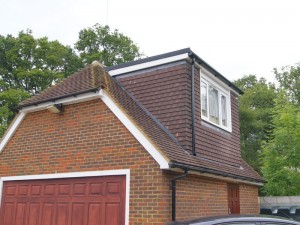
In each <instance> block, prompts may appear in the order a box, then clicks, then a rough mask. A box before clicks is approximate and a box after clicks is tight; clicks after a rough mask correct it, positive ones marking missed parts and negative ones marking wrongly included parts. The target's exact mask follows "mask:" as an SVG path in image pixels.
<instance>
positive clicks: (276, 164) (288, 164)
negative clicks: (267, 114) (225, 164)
mask: <svg viewBox="0 0 300 225" xmlns="http://www.w3.org/2000/svg"><path fill="white" fill-rule="evenodd" d="M289 92H290V90H281V92H280V93H279V95H278V97H277V98H276V106H275V109H274V117H273V124H274V130H273V132H272V134H271V136H270V138H269V140H268V141H266V142H265V143H264V146H263V149H262V155H261V156H262V160H263V166H262V173H263V176H264V178H265V180H266V181H267V183H266V184H265V185H264V188H263V191H264V193H265V194H266V195H272V196H284V195H300V108H299V106H298V105H297V104H295V103H294V102H293V99H291V98H290V96H289Z"/></svg>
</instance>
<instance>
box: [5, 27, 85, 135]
mask: <svg viewBox="0 0 300 225" xmlns="http://www.w3.org/2000/svg"><path fill="white" fill-rule="evenodd" d="M82 66H83V63H82V62H81V59H80V58H79V57H78V56H77V55H76V54H75V51H74V50H73V49H72V48H71V47H69V46H64V45H62V44H60V43H59V42H58V41H49V40H48V38H46V37H44V38H39V39H35V38H34V37H33V36H32V32H31V31H30V30H27V31H26V32H24V31H21V32H19V34H18V36H17V37H13V36H12V35H7V36H6V37H5V36H1V35H0V123H1V124H0V135H1V136H2V134H3V132H4V131H5V129H6V127H7V126H8V124H9V123H10V122H11V120H12V119H13V117H14V115H15V112H16V110H17V106H18V104H19V102H20V101H23V100H25V99H26V98H28V97H29V96H30V95H33V94H36V93H38V92H40V91H42V90H43V89H45V88H47V87H49V86H51V84H52V83H53V82H57V81H59V80H61V79H62V78H64V77H67V76H68V75H70V74H72V73H73V72H75V71H77V70H78V69H79V68H81V67H82Z"/></svg>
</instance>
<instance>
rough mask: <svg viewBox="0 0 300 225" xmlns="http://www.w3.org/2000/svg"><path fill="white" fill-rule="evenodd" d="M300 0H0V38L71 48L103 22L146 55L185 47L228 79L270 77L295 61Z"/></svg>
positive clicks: (299, 55)
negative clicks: (28, 35)
mask: <svg viewBox="0 0 300 225" xmlns="http://www.w3.org/2000/svg"><path fill="white" fill-rule="evenodd" d="M299 12H300V0H26V1H25V0H0V35H4V36H6V35H7V34H12V35H14V36H16V35H17V34H18V32H19V31H21V30H26V29H27V28H29V29H31V30H32V31H33V35H34V36H35V37H36V38H38V37H44V36H47V37H48V38H49V39H50V40H58V41H60V42H61V43H63V44H65V45H70V46H73V44H74V43H75V42H76V41H77V40H78V33H79V31H80V30H82V29H84V28H87V27H92V26H93V25H94V24H96V23H99V24H101V25H109V26H110V28H112V29H118V30H119V32H121V33H123V34H124V35H126V36H128V37H130V38H131V39H132V40H133V41H134V42H135V43H136V44H137V45H138V46H139V47H140V50H141V51H142V52H143V53H144V54H145V56H154V55H159V54H163V53H166V52H171V51H175V50H179V49H182V48H187V47H190V48H191V49H192V50H193V51H194V52H195V53H196V54H197V55H198V56H200V57H201V58H202V59H204V60H205V61H206V62H207V63H209V64H210V65H211V66H212V67H214V68H215V69H216V70H217V71H219V72H220V73H221V74H222V75H224V76H225V77H227V78H228V79H229V80H231V81H233V80H236V79H238V78H241V77H243V76H244V75H248V74H255V75H257V76H258V77H265V78H266V79H267V80H268V81H271V82H273V81H274V74H273V72H272V71H273V68H275V67H276V68H282V67H283V66H287V65H295V64H296V63H300V13H299Z"/></svg>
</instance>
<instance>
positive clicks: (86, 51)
mask: <svg viewBox="0 0 300 225" xmlns="http://www.w3.org/2000/svg"><path fill="white" fill-rule="evenodd" d="M75 48H76V49H77V50H78V51H79V53H80V57H81V58H82V59H83V61H84V63H86V64H89V63H92V62H93V61H94V60H98V61H101V62H102V63H103V64H105V65H106V66H112V65H116V64H120V63H123V62H128V61H132V60H135V59H139V58H140V57H141V56H142V54H141V53H140V51H139V48H138V47H137V45H136V44H135V43H134V42H133V41H132V40H131V39H130V38H129V37H127V36H125V35H123V34H122V33H120V32H119V31H118V30H114V31H111V30H110V28H109V26H101V25H100V24H95V25H94V26H93V27H90V28H86V29H83V30H81V31H80V32H79V40H78V41H77V42H76V44H75Z"/></svg>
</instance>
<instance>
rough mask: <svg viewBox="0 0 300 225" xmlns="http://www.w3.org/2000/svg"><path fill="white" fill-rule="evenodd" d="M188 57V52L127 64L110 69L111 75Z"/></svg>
mask: <svg viewBox="0 0 300 225" xmlns="http://www.w3.org/2000/svg"><path fill="white" fill-rule="evenodd" d="M187 58H189V55H188V53H184V54H181V55H176V56H171V57H168V58H164V59H158V60H153V61H151V62H145V63H141V64H137V65H133V66H127V67H124V68H120V69H115V70H111V71H109V74H110V75H111V76H115V75H119V74H123V73H129V72H133V71H137V70H141V69H146V68H150V67H153V66H159V65H163V64H166V63H171V62H176V61H179V60H183V59H187Z"/></svg>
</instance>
